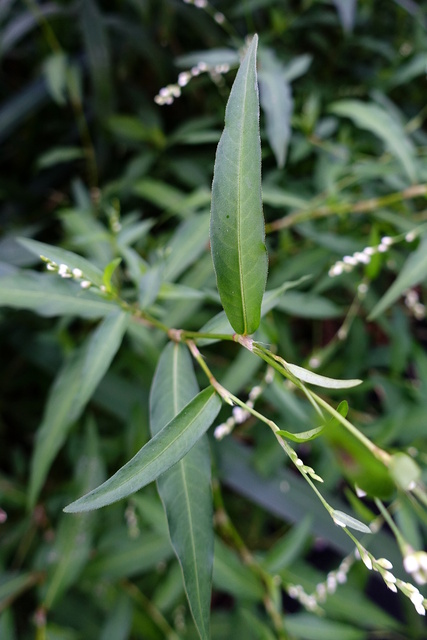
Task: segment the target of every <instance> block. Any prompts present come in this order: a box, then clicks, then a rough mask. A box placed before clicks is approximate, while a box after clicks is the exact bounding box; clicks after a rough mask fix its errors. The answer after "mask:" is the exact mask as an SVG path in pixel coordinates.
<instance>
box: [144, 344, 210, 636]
mask: <svg viewBox="0 0 427 640" xmlns="http://www.w3.org/2000/svg"><path fill="white" fill-rule="evenodd" d="M198 390H199V388H198V384H197V380H196V377H195V374H194V370H193V365H192V361H191V357H190V355H189V352H188V349H187V348H186V347H185V346H184V345H183V344H175V343H169V344H168V345H167V346H166V347H165V349H164V350H163V353H162V355H161V357H160V360H159V363H158V366H157V369H156V374H155V376H154V379H153V384H152V387H151V395H150V427H151V433H152V435H153V436H154V435H155V434H156V433H158V432H159V431H160V430H161V429H162V428H163V427H164V426H165V424H167V423H168V422H169V421H170V420H171V419H173V418H174V417H175V416H176V415H177V414H178V413H179V411H180V410H181V409H182V408H183V407H184V406H185V405H186V404H187V403H188V402H189V401H191V400H192V399H193V398H194V396H196V395H197V392H198ZM157 487H158V491H159V495H160V497H161V499H162V502H163V506H164V509H165V512H166V517H167V521H168V526H169V533H170V537H171V542H172V546H173V548H174V551H175V554H176V556H177V558H178V560H179V563H180V565H181V569H182V575H183V582H184V587H185V591H186V594H187V598H188V602H189V605H190V609H191V612H192V614H193V618H194V622H195V624H196V627H197V630H198V632H199V635H200V638H202V640H208V639H209V619H210V602H211V585H212V567H213V546H214V534H213V527H212V518H213V506H212V489H211V461H210V451H209V443H208V439H207V436H206V435H203V436H202V437H201V438H200V440H199V441H198V442H197V443H196V444H195V445H194V447H193V448H192V449H191V450H190V451H189V452H188V453H187V454H186V455H185V456H184V457H183V458H182V459H181V460H180V461H179V462H177V464H175V465H174V466H173V467H172V468H171V469H169V470H168V471H166V473H164V474H163V475H162V476H160V478H158V480H157Z"/></svg>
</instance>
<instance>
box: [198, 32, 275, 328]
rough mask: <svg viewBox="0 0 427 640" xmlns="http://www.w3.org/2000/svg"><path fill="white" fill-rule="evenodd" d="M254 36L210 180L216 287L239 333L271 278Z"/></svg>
mask: <svg viewBox="0 0 427 640" xmlns="http://www.w3.org/2000/svg"><path fill="white" fill-rule="evenodd" d="M257 44H258V37H257V36H256V35H255V36H254V38H253V40H252V42H251V44H250V46H249V49H248V51H247V53H246V56H245V58H244V60H243V62H242V64H241V66H240V68H239V71H238V72H237V76H236V79H235V81H234V84H233V87H232V89H231V93H230V98H229V100H228V104H227V109H226V112H225V128H224V131H223V133H222V136H221V139H220V141H219V144H218V148H217V153H216V159H215V168H214V178H213V183H212V208H211V225H210V230H211V247H212V257H213V263H214V268H215V273H216V279H217V285H218V291H219V294H220V297H221V302H222V304H223V307H224V310H225V313H226V314H227V317H228V319H229V321H230V324H231V325H232V327H233V329H234V330H235V332H236V333H239V334H244V335H245V334H251V333H254V332H255V331H256V330H257V328H258V326H259V323H260V317H261V302H262V296H263V293H264V289H265V283H266V279H267V268H268V259H267V250H266V248H265V244H264V238H265V231H264V218H263V213H262V200H261V142H260V135H259V105H258V88H257V74H256V50H257Z"/></svg>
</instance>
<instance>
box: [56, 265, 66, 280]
mask: <svg viewBox="0 0 427 640" xmlns="http://www.w3.org/2000/svg"><path fill="white" fill-rule="evenodd" d="M58 273H59V275H60V276H61V277H62V278H64V277H65V276H66V275H67V274H68V267H67V265H66V264H60V265H59V268H58Z"/></svg>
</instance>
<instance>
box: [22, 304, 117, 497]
mask: <svg viewBox="0 0 427 640" xmlns="http://www.w3.org/2000/svg"><path fill="white" fill-rule="evenodd" d="M127 322H128V316H127V314H126V313H123V312H119V313H113V314H111V315H109V316H107V318H105V320H103V321H102V322H101V324H100V325H99V326H98V327H97V329H96V330H95V331H94V332H93V333H92V334H91V335H90V336H89V338H88V339H87V340H86V342H85V344H84V345H83V346H82V347H81V348H80V349H78V350H76V351H75V352H74V353H73V355H72V357H71V358H70V359H69V360H68V361H67V362H66V363H65V365H64V366H63V367H62V369H61V370H60V372H59V374H58V376H57V378H56V380H55V382H54V384H53V386H52V388H51V390H50V393H49V397H48V400H47V403H46V408H45V412H44V416H43V420H42V423H41V425H40V427H39V429H38V431H37V438H36V445H35V451H34V455H33V459H32V464H31V476H30V486H29V503H30V505H34V503H35V501H36V500H37V497H38V495H39V492H40V489H41V487H42V485H43V482H44V481H45V478H46V475H47V473H48V471H49V468H50V465H51V464H52V462H53V460H54V458H55V456H56V454H57V453H58V451H59V449H60V448H61V446H62V444H63V442H64V440H65V438H66V436H67V433H68V430H69V428H70V426H71V424H72V422H73V421H75V420H77V418H78V417H79V416H80V414H81V412H82V411H83V409H84V407H85V406H86V404H87V402H88V401H89V399H90V398H91V396H92V394H93V393H94V391H95V389H96V387H97V386H98V384H99V382H100V381H101V379H102V378H103V377H104V375H105V373H106V372H107V370H108V368H109V366H110V364H111V361H112V359H113V358H114V356H115V354H116V352H117V350H118V348H119V347H120V344H121V341H122V338H123V335H124V332H125V330H126V326H127Z"/></svg>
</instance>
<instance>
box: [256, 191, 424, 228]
mask: <svg viewBox="0 0 427 640" xmlns="http://www.w3.org/2000/svg"><path fill="white" fill-rule="evenodd" d="M425 195H427V184H414V185H412V186H411V187H408V189H404V190H403V191H397V192H395V193H389V194H387V195H386V196H383V197H381V198H369V199H367V200H359V202H353V203H343V204H336V205H325V206H322V207H318V208H314V209H313V208H308V209H305V210H302V211H293V212H291V213H290V214H288V215H287V216H285V217H284V218H279V219H278V220H273V222H270V223H267V224H266V226H265V230H266V233H272V232H273V231H278V230H279V229H287V228H289V227H292V226H294V225H296V224H299V223H300V222H304V221H306V220H317V219H319V218H326V217H328V216H335V215H340V214H346V213H368V212H369V211H375V209H379V208H380V207H385V206H390V205H392V204H396V203H398V202H402V201H404V200H411V199H413V198H418V197H420V196H425Z"/></svg>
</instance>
